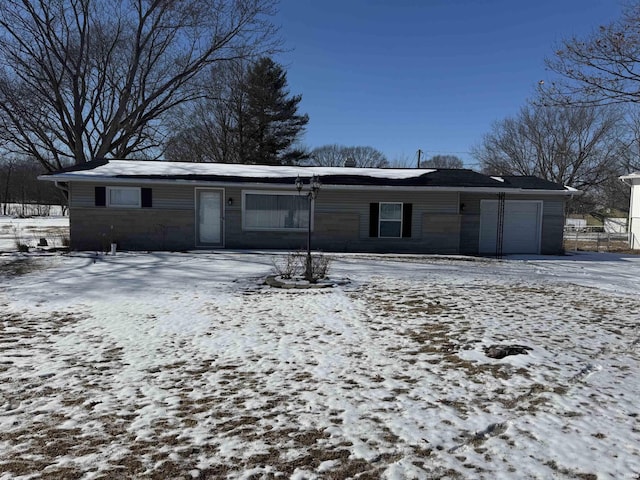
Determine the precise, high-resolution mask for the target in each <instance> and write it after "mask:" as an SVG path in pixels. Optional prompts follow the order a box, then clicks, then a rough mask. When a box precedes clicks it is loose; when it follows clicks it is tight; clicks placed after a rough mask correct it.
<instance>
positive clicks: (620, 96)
mask: <svg viewBox="0 0 640 480" xmlns="http://www.w3.org/2000/svg"><path fill="white" fill-rule="evenodd" d="M546 64H547V66H548V68H549V69H550V70H551V71H553V72H555V73H557V74H559V75H560V78H559V79H558V80H557V81H553V82H551V83H549V84H548V85H547V84H545V83H544V82H543V81H541V82H540V83H539V86H540V91H541V93H542V100H543V101H544V102H547V104H555V105H567V104H571V105H603V104H612V103H640V70H639V69H638V67H639V66H640V2H638V1H637V0H636V1H635V2H634V3H633V4H631V5H629V6H628V7H627V8H626V9H625V10H624V11H623V15H622V17H621V18H620V19H619V20H617V21H615V22H613V23H611V24H609V25H606V26H601V27H600V28H599V29H598V30H597V31H596V32H594V33H593V34H591V35H590V36H588V37H587V38H585V39H580V38H576V37H572V38H569V39H567V40H565V41H564V42H562V45H561V47H560V48H559V49H558V50H557V51H556V52H555V56H553V57H551V58H549V59H547V60H546Z"/></svg>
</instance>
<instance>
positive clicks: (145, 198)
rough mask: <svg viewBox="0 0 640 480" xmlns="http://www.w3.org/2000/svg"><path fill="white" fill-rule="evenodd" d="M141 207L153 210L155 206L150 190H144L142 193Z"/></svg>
mask: <svg viewBox="0 0 640 480" xmlns="http://www.w3.org/2000/svg"><path fill="white" fill-rule="evenodd" d="M140 205H141V206H142V208H151V207H152V206H153V201H152V194H151V189H150V188H143V189H141V191H140Z"/></svg>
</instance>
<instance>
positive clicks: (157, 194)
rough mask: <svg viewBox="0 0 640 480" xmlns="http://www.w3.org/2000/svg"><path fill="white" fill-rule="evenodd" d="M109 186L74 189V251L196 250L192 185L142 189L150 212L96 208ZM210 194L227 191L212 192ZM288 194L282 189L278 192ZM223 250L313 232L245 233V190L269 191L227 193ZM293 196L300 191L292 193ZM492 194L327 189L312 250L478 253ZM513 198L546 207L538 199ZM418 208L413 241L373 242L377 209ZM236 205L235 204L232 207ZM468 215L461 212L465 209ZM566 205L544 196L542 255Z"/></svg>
mask: <svg viewBox="0 0 640 480" xmlns="http://www.w3.org/2000/svg"><path fill="white" fill-rule="evenodd" d="M108 185H109V184H98V183H96V184H93V183H91V184H89V183H71V185H70V209H69V215H70V222H71V248H73V249H77V250H108V248H109V244H110V243H111V241H115V242H116V243H117V244H118V248H120V249H124V250H190V249H195V248H197V247H196V233H195V231H196V211H195V193H194V192H195V187H194V185H191V184H188V185H185V184H179V183H176V184H171V185H161V184H140V185H135V186H140V187H148V188H151V189H152V192H153V195H152V199H153V202H152V207H151V208H109V207H96V206H95V199H94V195H95V187H96V186H108ZM211 188H215V189H220V187H217V186H212V187H211ZM274 189H276V190H279V191H281V190H283V189H282V187H279V188H278V187H276V188H274ZM223 190H224V193H223V204H224V213H223V219H224V247H225V248H237V249H243V248H265V249H281V250H298V249H305V248H306V245H307V232H306V231H304V232H282V231H272V232H269V231H246V230H243V227H242V202H243V195H242V192H243V191H244V190H251V191H256V190H264V191H265V192H268V191H269V189H268V188H265V187H264V186H262V185H255V184H247V186H246V187H242V188H241V187H237V186H234V187H228V186H227V187H224V188H223ZM292 191H295V190H294V189H293V186H292ZM483 198H495V196H494V195H491V194H484V195H481V194H463V193H460V194H459V193H457V192H433V191H432V192H419V191H416V190H407V191H398V190H396V189H394V188H391V187H385V188H378V189H371V190H368V189H362V188H354V189H351V190H349V189H343V190H332V189H330V188H328V187H327V188H324V189H321V190H320V192H319V195H318V197H317V199H316V201H315V208H314V210H315V212H314V217H313V220H314V229H313V230H314V231H313V234H312V246H313V248H314V249H319V250H324V251H346V252H406V253H452V254H453V253H464V254H477V253H478V240H479V227H480V200H481V199H483ZM507 199H518V200H528V199H531V200H539V199H540V197H534V196H507ZM379 202H402V203H411V204H412V220H411V237H410V238H371V237H369V221H370V218H369V208H370V203H379ZM229 203H230V204H229ZM462 204H463V205H464V206H463V208H462V211H460V208H461V206H462ZM563 225H564V198H563V197H561V196H557V197H555V196H554V197H544V207H543V224H542V253H545V254H557V253H560V252H562V231H563Z"/></svg>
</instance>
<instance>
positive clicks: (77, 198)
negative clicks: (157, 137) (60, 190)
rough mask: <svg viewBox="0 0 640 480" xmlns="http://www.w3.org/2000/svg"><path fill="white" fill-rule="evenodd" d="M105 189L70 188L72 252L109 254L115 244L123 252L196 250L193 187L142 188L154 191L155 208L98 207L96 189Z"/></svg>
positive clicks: (79, 184) (154, 186)
mask: <svg viewBox="0 0 640 480" xmlns="http://www.w3.org/2000/svg"><path fill="white" fill-rule="evenodd" d="M106 185H108V184H98V183H96V184H93V183H92V184H86V183H71V184H70V189H69V191H70V197H69V223H70V237H71V248H72V249H74V250H102V251H106V250H109V244H110V243H111V242H112V241H113V242H115V243H117V244H118V248H119V249H123V250H186V249H192V248H194V245H195V220H194V216H195V211H194V206H193V205H194V189H193V187H191V186H188V187H187V186H173V185H145V184H141V185H140V186H141V187H151V188H152V189H153V207H152V208H106V207H96V206H95V200H94V196H95V187H96V186H106ZM136 186H138V185H136Z"/></svg>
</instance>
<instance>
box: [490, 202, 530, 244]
mask: <svg viewBox="0 0 640 480" xmlns="http://www.w3.org/2000/svg"><path fill="white" fill-rule="evenodd" d="M497 232H498V201H497V200H482V201H481V202H480V253H491V254H495V253H496V239H497V237H498V234H497ZM541 234H542V202H541V201H528V200H506V201H505V202H504V230H503V237H502V253H504V254H508V253H534V254H537V253H540V239H541Z"/></svg>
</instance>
